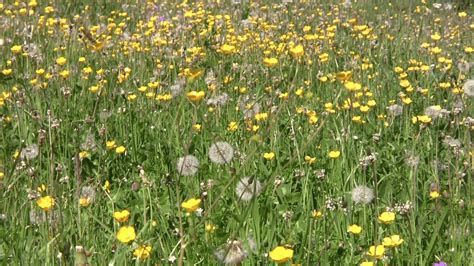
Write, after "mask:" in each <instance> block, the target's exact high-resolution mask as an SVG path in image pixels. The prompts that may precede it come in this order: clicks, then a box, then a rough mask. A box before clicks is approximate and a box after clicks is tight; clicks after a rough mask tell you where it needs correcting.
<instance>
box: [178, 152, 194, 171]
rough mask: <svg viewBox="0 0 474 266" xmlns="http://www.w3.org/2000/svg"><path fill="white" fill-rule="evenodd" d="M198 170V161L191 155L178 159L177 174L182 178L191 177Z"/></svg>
mask: <svg viewBox="0 0 474 266" xmlns="http://www.w3.org/2000/svg"><path fill="white" fill-rule="evenodd" d="M198 169H199V160H198V158H196V157H195V156H193V155H186V156H183V157H180V158H179V159H178V163H177V170H178V173H179V174H180V175H182V176H193V175H194V174H196V172H197V170H198Z"/></svg>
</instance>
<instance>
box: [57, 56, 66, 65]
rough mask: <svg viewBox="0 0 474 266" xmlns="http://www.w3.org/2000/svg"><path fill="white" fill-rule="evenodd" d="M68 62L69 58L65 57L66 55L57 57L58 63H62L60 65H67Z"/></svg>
mask: <svg viewBox="0 0 474 266" xmlns="http://www.w3.org/2000/svg"><path fill="white" fill-rule="evenodd" d="M66 62H67V59H66V58H64V57H62V56H61V57H59V58H58V59H56V64H58V65H60V66H63V65H65V64H66Z"/></svg>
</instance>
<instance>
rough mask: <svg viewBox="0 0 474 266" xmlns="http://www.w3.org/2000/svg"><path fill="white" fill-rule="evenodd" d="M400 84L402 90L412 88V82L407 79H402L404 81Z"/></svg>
mask: <svg viewBox="0 0 474 266" xmlns="http://www.w3.org/2000/svg"><path fill="white" fill-rule="evenodd" d="M398 84H399V85H400V86H401V87H402V88H408V87H409V86H410V81H408V80H407V79H402V80H400V82H399V83H398Z"/></svg>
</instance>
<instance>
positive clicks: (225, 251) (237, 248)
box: [214, 240, 248, 265]
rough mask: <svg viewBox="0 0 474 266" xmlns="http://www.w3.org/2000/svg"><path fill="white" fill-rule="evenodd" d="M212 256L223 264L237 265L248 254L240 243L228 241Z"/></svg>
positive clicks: (238, 241)
mask: <svg viewBox="0 0 474 266" xmlns="http://www.w3.org/2000/svg"><path fill="white" fill-rule="evenodd" d="M214 255H215V256H216V257H217V259H218V260H220V261H221V262H223V263H224V264H227V265H237V264H240V263H241V262H242V261H243V260H244V259H245V258H246V257H247V256H248V252H247V251H246V250H245V248H244V247H243V245H242V241H240V240H230V241H228V242H227V244H225V245H224V246H223V247H221V248H219V249H218V250H217V251H216V252H215V253H214Z"/></svg>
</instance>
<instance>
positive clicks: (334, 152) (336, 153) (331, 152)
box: [328, 151, 341, 159]
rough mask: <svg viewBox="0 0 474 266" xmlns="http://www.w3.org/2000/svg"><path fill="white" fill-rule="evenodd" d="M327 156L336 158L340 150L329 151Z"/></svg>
mask: <svg viewBox="0 0 474 266" xmlns="http://www.w3.org/2000/svg"><path fill="white" fill-rule="evenodd" d="M328 156H329V158H332V159H336V158H339V156H341V152H340V151H330V152H329V153H328Z"/></svg>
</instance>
